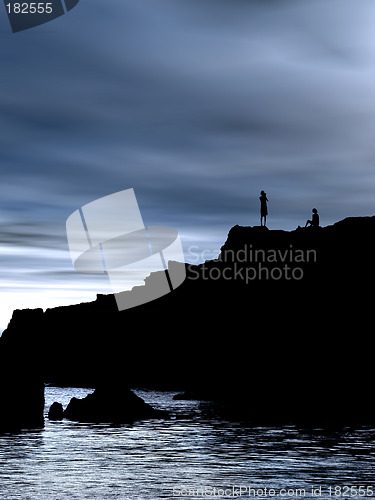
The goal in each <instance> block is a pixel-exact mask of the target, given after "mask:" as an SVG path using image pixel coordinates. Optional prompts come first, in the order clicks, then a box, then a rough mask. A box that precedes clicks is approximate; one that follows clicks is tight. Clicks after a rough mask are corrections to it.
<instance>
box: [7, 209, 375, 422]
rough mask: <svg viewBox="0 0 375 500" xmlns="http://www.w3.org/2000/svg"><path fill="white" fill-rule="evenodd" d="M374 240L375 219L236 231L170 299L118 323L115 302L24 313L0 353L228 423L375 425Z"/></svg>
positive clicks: (123, 315) (71, 381) (52, 373)
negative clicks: (218, 410) (181, 397)
mask: <svg viewBox="0 0 375 500" xmlns="http://www.w3.org/2000/svg"><path fill="white" fill-rule="evenodd" d="M374 234H375V217H360V218H348V219H345V220H343V221H340V222H338V223H336V224H334V225H332V226H328V227H324V228H306V229H305V228H300V229H296V230H295V231H290V232H289V231H273V230H267V229H266V228H261V227H241V226H235V227H233V228H232V229H231V230H230V232H229V234H228V238H227V241H226V242H225V244H224V245H223V247H222V248H221V254H220V256H219V257H218V259H216V260H211V261H207V262H205V263H202V264H200V265H186V269H187V279H186V280H185V282H184V283H183V284H182V285H181V286H180V287H178V288H177V289H176V290H175V291H174V292H173V293H171V294H168V295H165V296H163V297H161V298H159V299H157V300H155V301H153V302H150V303H147V304H143V305H141V306H138V307H134V308H132V309H128V310H126V311H122V312H119V311H118V310H117V307H116V302H115V300H114V297H113V296H112V295H108V296H98V297H97V300H96V301H95V302H91V303H83V304H78V305H75V306H69V307H60V308H55V309H50V310H47V311H46V312H44V313H43V312H42V311H40V312H38V313H35V315H34V316H32V317H31V316H30V314H29V313H28V312H27V311H16V312H15V313H14V315H13V318H12V320H11V322H10V324H9V327H8V329H7V330H6V331H5V332H4V334H3V337H2V338H1V339H0V352H4V351H5V352H6V353H7V354H6V356H8V357H9V358H11V359H13V360H14V362H15V364H16V365H18V364H19V361H18V359H19V356H20V353H21V352H24V353H26V354H25V356H26V357H28V358H29V359H32V360H33V367H34V369H35V368H36V367H42V368H43V374H42V375H43V379H44V381H45V382H49V383H56V384H60V385H82V386H93V387H96V386H97V384H98V382H100V381H101V380H103V376H104V375H106V376H109V377H111V378H112V380H120V381H122V382H124V383H125V384H126V385H127V386H129V387H150V388H156V389H158V388H159V389H164V388H165V389H172V390H176V391H185V390H186V391H189V392H191V393H196V394H205V395H206V396H207V397H208V396H210V397H211V398H212V399H214V400H215V401H218V402H219V403H220V405H221V407H222V408H223V409H224V410H225V412H226V415H228V416H232V417H233V418H246V419H249V420H251V421H255V422H259V421H260V422H265V423H266V422H318V423H324V422H347V423H353V422H360V423H375V422H374V421H375V415H374V411H373V410H372V407H371V405H368V404H367V401H368V397H369V395H370V394H372V390H373V388H372V387H373V380H374V377H373V374H372V358H373V356H372V343H371V334H370V331H371V325H372V322H373V318H372V309H373V304H372V302H373V300H372V297H371V294H370V293H369V291H370V290H371V288H372V285H373V281H374V278H375V266H374V256H373V248H374V244H373V241H374ZM170 265H171V266H172V265H183V264H178V263H173V262H171V263H170ZM152 278H153V275H151V276H150V277H149V278H148V280H147V281H148V284H150V283H151V282H152ZM151 284H152V283H151ZM146 286H147V285H146ZM15 371H17V370H15ZM18 371H20V370H18ZM21 371H22V370H21ZM23 373H26V372H25V371H23ZM4 377H5V375H4ZM8 379H9V377H8Z"/></svg>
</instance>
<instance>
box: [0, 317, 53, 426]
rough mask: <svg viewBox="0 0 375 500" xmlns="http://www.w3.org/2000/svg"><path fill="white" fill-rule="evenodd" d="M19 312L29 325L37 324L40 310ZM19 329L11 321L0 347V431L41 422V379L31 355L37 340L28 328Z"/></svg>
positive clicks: (42, 401) (36, 424)
mask: <svg viewBox="0 0 375 500" xmlns="http://www.w3.org/2000/svg"><path fill="white" fill-rule="evenodd" d="M18 314H19V315H20V316H21V315H22V317H23V318H25V320H26V323H27V324H28V325H32V324H38V322H39V321H40V319H41V317H42V314H43V311H42V309H35V310H25V311H22V313H21V312H20V311H19V312H18ZM16 316H17V314H16ZM19 333H21V332H19ZM19 333H18V332H17V333H16V331H15V329H14V327H13V326H12V325H10V326H9V327H8V337H9V341H8V346H7V348H3V349H1V348H0V433H2V432H18V431H20V430H24V429H36V428H42V427H43V426H44V415H43V412H44V381H43V376H42V373H41V365H39V364H38V362H37V360H36V356H34V353H35V352H38V351H39V345H38V341H37V339H35V338H33V335H32V334H31V331H30V329H29V328H27V329H23V331H22V333H21V335H19Z"/></svg>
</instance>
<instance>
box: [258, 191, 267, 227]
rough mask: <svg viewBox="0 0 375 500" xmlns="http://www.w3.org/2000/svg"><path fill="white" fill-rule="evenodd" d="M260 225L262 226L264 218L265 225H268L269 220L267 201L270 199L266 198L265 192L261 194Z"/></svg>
mask: <svg viewBox="0 0 375 500" xmlns="http://www.w3.org/2000/svg"><path fill="white" fill-rule="evenodd" d="M259 199H260V225H261V226H262V225H263V224H262V220H263V218H264V225H266V220H267V215H268V209H267V201H268V198H267V196H266V193H265V192H264V191H261V192H260V197H259Z"/></svg>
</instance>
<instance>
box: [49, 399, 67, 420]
mask: <svg viewBox="0 0 375 500" xmlns="http://www.w3.org/2000/svg"><path fill="white" fill-rule="evenodd" d="M48 418H49V420H62V419H63V418H64V408H63V405H62V404H61V403H58V402H56V401H55V402H54V403H52V405H51V407H50V409H49V411H48Z"/></svg>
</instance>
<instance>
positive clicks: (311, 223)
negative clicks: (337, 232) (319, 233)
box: [305, 208, 319, 227]
mask: <svg viewBox="0 0 375 500" xmlns="http://www.w3.org/2000/svg"><path fill="white" fill-rule="evenodd" d="M312 212H313V214H312V218H311V220H308V221H307V222H306V224H305V227H307V226H312V227H319V214H318V211H317V209H316V208H313V209H312Z"/></svg>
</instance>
